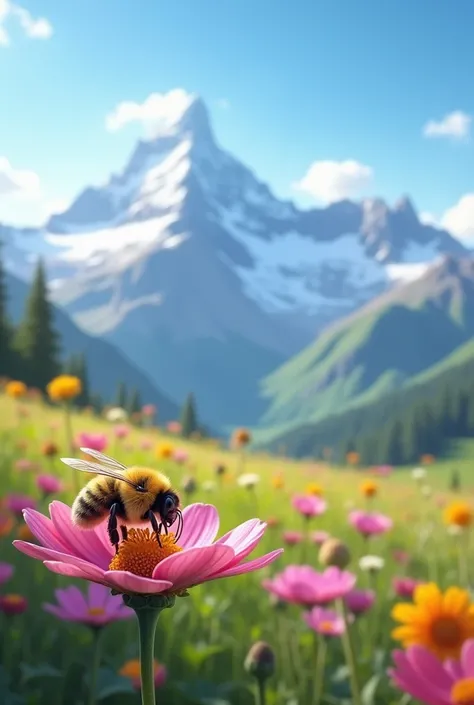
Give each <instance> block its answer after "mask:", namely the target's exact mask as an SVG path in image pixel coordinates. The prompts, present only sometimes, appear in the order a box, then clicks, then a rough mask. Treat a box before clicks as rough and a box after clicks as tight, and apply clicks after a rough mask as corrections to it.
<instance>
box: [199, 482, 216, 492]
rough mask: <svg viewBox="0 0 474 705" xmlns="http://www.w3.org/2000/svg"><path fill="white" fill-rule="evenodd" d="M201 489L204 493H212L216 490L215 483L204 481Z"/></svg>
mask: <svg viewBox="0 0 474 705" xmlns="http://www.w3.org/2000/svg"><path fill="white" fill-rule="evenodd" d="M202 489H203V490H204V492H214V490H215V489H216V483H215V482H213V481H212V480H206V482H203V483H202Z"/></svg>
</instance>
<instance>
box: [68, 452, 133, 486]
mask: <svg viewBox="0 0 474 705" xmlns="http://www.w3.org/2000/svg"><path fill="white" fill-rule="evenodd" d="M61 462H62V463H64V464H65V465H69V467H70V468H74V470H80V471H81V472H89V473H92V474H93V475H105V476H106V477H112V478H113V479H114V480H120V482H126V483H127V485H131V486H132V487H135V483H133V482H131V481H130V480H127V478H125V477H124V476H123V473H122V472H118V471H117V470H112V469H111V468H107V467H105V465H100V463H91V462H89V461H88V460H78V459H77V458H61Z"/></svg>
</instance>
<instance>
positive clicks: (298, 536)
mask: <svg viewBox="0 0 474 705" xmlns="http://www.w3.org/2000/svg"><path fill="white" fill-rule="evenodd" d="M282 537H283V541H284V542H285V543H286V545H287V546H296V545H297V544H298V543H301V542H302V540H303V534H302V533H301V531H293V530H292V529H289V530H288V531H284V532H283V534H282Z"/></svg>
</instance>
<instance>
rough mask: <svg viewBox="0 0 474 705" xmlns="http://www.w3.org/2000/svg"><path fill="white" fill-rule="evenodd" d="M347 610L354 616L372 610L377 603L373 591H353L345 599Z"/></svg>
mask: <svg viewBox="0 0 474 705" xmlns="http://www.w3.org/2000/svg"><path fill="white" fill-rule="evenodd" d="M344 601H345V603H346V606H347V609H348V610H349V612H352V614H354V615H359V614H363V613H364V612H367V610H370V608H371V607H372V605H373V604H374V602H375V592H374V591H373V590H351V591H350V592H348V593H347V595H345V597H344Z"/></svg>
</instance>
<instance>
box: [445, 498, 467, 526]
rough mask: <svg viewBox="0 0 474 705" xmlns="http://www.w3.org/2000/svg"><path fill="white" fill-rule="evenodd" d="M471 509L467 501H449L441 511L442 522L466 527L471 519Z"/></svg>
mask: <svg viewBox="0 0 474 705" xmlns="http://www.w3.org/2000/svg"><path fill="white" fill-rule="evenodd" d="M473 518H474V516H473V511H472V508H471V507H470V506H469V504H468V503H467V502H451V504H448V506H447V507H446V508H445V510H444V512H443V520H444V523H445V524H447V525H448V526H459V527H461V528H463V529H466V528H467V527H468V526H471V524H472V521H473Z"/></svg>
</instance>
